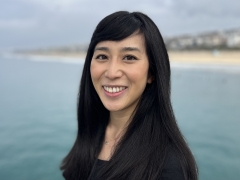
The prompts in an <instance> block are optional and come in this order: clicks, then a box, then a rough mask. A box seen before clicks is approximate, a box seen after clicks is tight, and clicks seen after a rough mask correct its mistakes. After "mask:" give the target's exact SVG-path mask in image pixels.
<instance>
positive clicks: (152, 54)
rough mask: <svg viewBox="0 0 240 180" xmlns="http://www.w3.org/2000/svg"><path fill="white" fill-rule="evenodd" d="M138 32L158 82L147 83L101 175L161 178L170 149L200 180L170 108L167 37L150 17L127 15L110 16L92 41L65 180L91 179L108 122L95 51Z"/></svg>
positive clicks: (187, 172) (120, 179)
mask: <svg viewBox="0 0 240 180" xmlns="http://www.w3.org/2000/svg"><path fill="white" fill-rule="evenodd" d="M137 31H139V32H140V33H142V34H143V36H144V38H145V46H146V52H147V56H148V60H149V74H150V75H151V76H152V77H153V81H152V83H151V84H147V86H146V88H145V90H144V92H143V94H142V96H141V98H140V101H139V103H138V105H137V107H136V109H135V112H134V114H133V115H132V120H131V122H130V124H129V125H128V127H127V130H126V133H125V134H124V135H123V137H122V138H121V140H120V142H119V143H118V145H117V147H116V149H115V151H114V153H113V155H112V157H111V159H110V161H109V162H108V163H107V165H105V166H104V168H103V169H102V170H101V171H100V172H99V173H100V175H99V176H100V177H101V178H100V179H104V180H108V179H109V180H110V179H117V180H126V179H130V180H132V179H134V180H135V179H137V180H141V179H143V180H146V179H149V180H154V179H157V177H159V176H160V175H161V173H162V169H163V164H164V160H165V158H166V154H167V151H168V148H169V147H170V148H171V149H172V150H173V151H174V152H175V154H176V156H177V157H178V159H179V162H181V167H182V170H183V172H184V176H185V179H188V180H196V179H197V167H196V163H195V160H194V158H193V156H192V153H191V151H190V150H189V148H188V146H187V144H186V142H185V140H184V138H183V136H182V134H181V132H180V130H179V128H178V126H177V123H176V120H175V117H174V113H173V110H172V106H171V99H170V89H171V87H170V74H171V73H170V64H169V58H168V54H167V50H166V48H165V45H164V41H163V39H162V36H161V34H160V32H159V30H158V28H157V26H156V25H155V24H154V22H153V21H152V20H151V19H150V18H149V17H148V16H146V15H145V14H143V13H140V12H133V13H129V12H126V11H119V12H115V13H113V14H110V15H109V16H107V17H105V18H104V19H103V20H102V21H101V22H100V23H99V24H98V25H97V27H96V29H95V31H94V33H93V36H92V38H91V42H90V45H89V48H88V51H87V55H86V59H85V64H84V68H83V72H82V78H81V82H80V88H79V96H78V109H77V110H78V112H77V113H78V132H77V138H76V141H75V143H74V145H73V147H72V149H71V151H70V152H69V154H68V155H67V156H66V157H65V159H64V160H63V162H62V165H61V170H63V176H64V177H65V178H66V179H71V180H72V179H73V180H74V179H88V178H89V177H90V176H91V172H92V170H93V169H94V168H95V165H96V161H97V157H98V154H99V153H100V151H101V149H102V146H103V141H104V135H105V130H106V127H107V125H108V123H109V111H108V110H107V109H106V108H105V107H104V106H103V104H102V102H101V100H100V98H99V97H98V95H97V92H96V91H95V89H94V87H93V83H92V80H91V75H90V64H91V60H92V56H93V51H94V48H95V46H96V45H97V44H98V43H99V42H101V41H105V40H111V41H119V40H122V39H124V38H126V37H128V36H130V35H131V34H133V33H134V32H137Z"/></svg>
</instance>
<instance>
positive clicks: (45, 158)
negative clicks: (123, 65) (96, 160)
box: [0, 54, 240, 180]
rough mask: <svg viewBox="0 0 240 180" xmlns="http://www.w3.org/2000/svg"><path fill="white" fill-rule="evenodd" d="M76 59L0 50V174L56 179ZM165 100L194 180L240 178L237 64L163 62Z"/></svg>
mask: <svg viewBox="0 0 240 180" xmlns="http://www.w3.org/2000/svg"><path fill="white" fill-rule="evenodd" d="M83 63H84V60H83V59H76V58H62V57H55V58H53V57H41V56H23V55H21V56H20V55H13V54H0V179H1V180H32V179H36V180H63V177H62V174H61V171H60V169H59V167H60V164H61V161H62V159H63V158H64V156H65V155H66V154H67V153H68V152H69V150H70V148H71V147H72V145H73V143H74V140H75V138H76V133H77V120H76V109H77V108H76V106H77V96H78V88H79V82H80V78H81V73H82V68H83ZM171 70H172V76H171V78H172V79H171V81H172V95H171V96H172V105H173V109H174V112H175V116H176V119H177V123H178V125H179V127H180V129H181V131H182V133H183V135H184V137H185V139H186V141H187V143H188V144H189V147H190V148H191V150H192V152H193V154H194V156H195V158H196V161H197V165H198V170H199V179H200V180H239V179H240V66H239V65H216V64H215V65H214V64H205V65H203V64H202V65H201V64H191V63H188V64H186V63H185V64H182V63H171Z"/></svg>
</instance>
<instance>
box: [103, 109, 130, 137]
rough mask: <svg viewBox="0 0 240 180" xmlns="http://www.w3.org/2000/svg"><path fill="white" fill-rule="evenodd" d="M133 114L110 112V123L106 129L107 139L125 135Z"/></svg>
mask: <svg viewBox="0 0 240 180" xmlns="http://www.w3.org/2000/svg"><path fill="white" fill-rule="evenodd" d="M131 115H132V112H122V111H121V112H110V121H109V124H108V126H107V129H106V138H107V139H115V138H118V137H120V136H122V134H123V133H124V131H125V130H126V128H127V126H128V124H129V123H130V121H131V119H130V117H131Z"/></svg>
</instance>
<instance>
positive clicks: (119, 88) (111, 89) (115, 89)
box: [103, 86, 127, 93]
mask: <svg viewBox="0 0 240 180" xmlns="http://www.w3.org/2000/svg"><path fill="white" fill-rule="evenodd" d="M126 88H127V87H124V86H116V87H108V86H103V89H104V90H105V91H107V92H109V93H117V92H121V91H123V90H125V89H126Z"/></svg>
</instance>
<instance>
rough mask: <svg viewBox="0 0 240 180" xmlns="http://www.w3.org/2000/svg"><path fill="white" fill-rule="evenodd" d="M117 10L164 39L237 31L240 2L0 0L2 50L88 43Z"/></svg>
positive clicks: (213, 0) (214, 0)
mask: <svg viewBox="0 0 240 180" xmlns="http://www.w3.org/2000/svg"><path fill="white" fill-rule="evenodd" d="M119 10H127V11H131V12H132V11H141V12H143V13H146V14H147V15H148V16H149V17H150V18H152V19H153V21H154V22H155V23H156V24H157V26H158V27H159V29H160V31H161V33H162V35H163V36H164V37H169V36H176V35H182V34H187V33H195V34H196V33H199V32H205V31H209V30H210V31H211V30H224V29H231V28H237V27H238V28H240V0H121V1H120V0H119V1H114V0H101V1H100V0H0V50H4V49H12V48H13V49H14V48H18V49H19V48H20V49H21V48H22V49H24V48H40V47H53V46H64V45H76V44H82V43H88V42H89V40H90V38H91V35H92V33H93V30H94V28H95V26H96V25H97V23H98V22H99V21H100V20H101V19H102V18H104V17H105V16H106V15H108V14H110V13H113V12H115V11H119Z"/></svg>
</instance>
